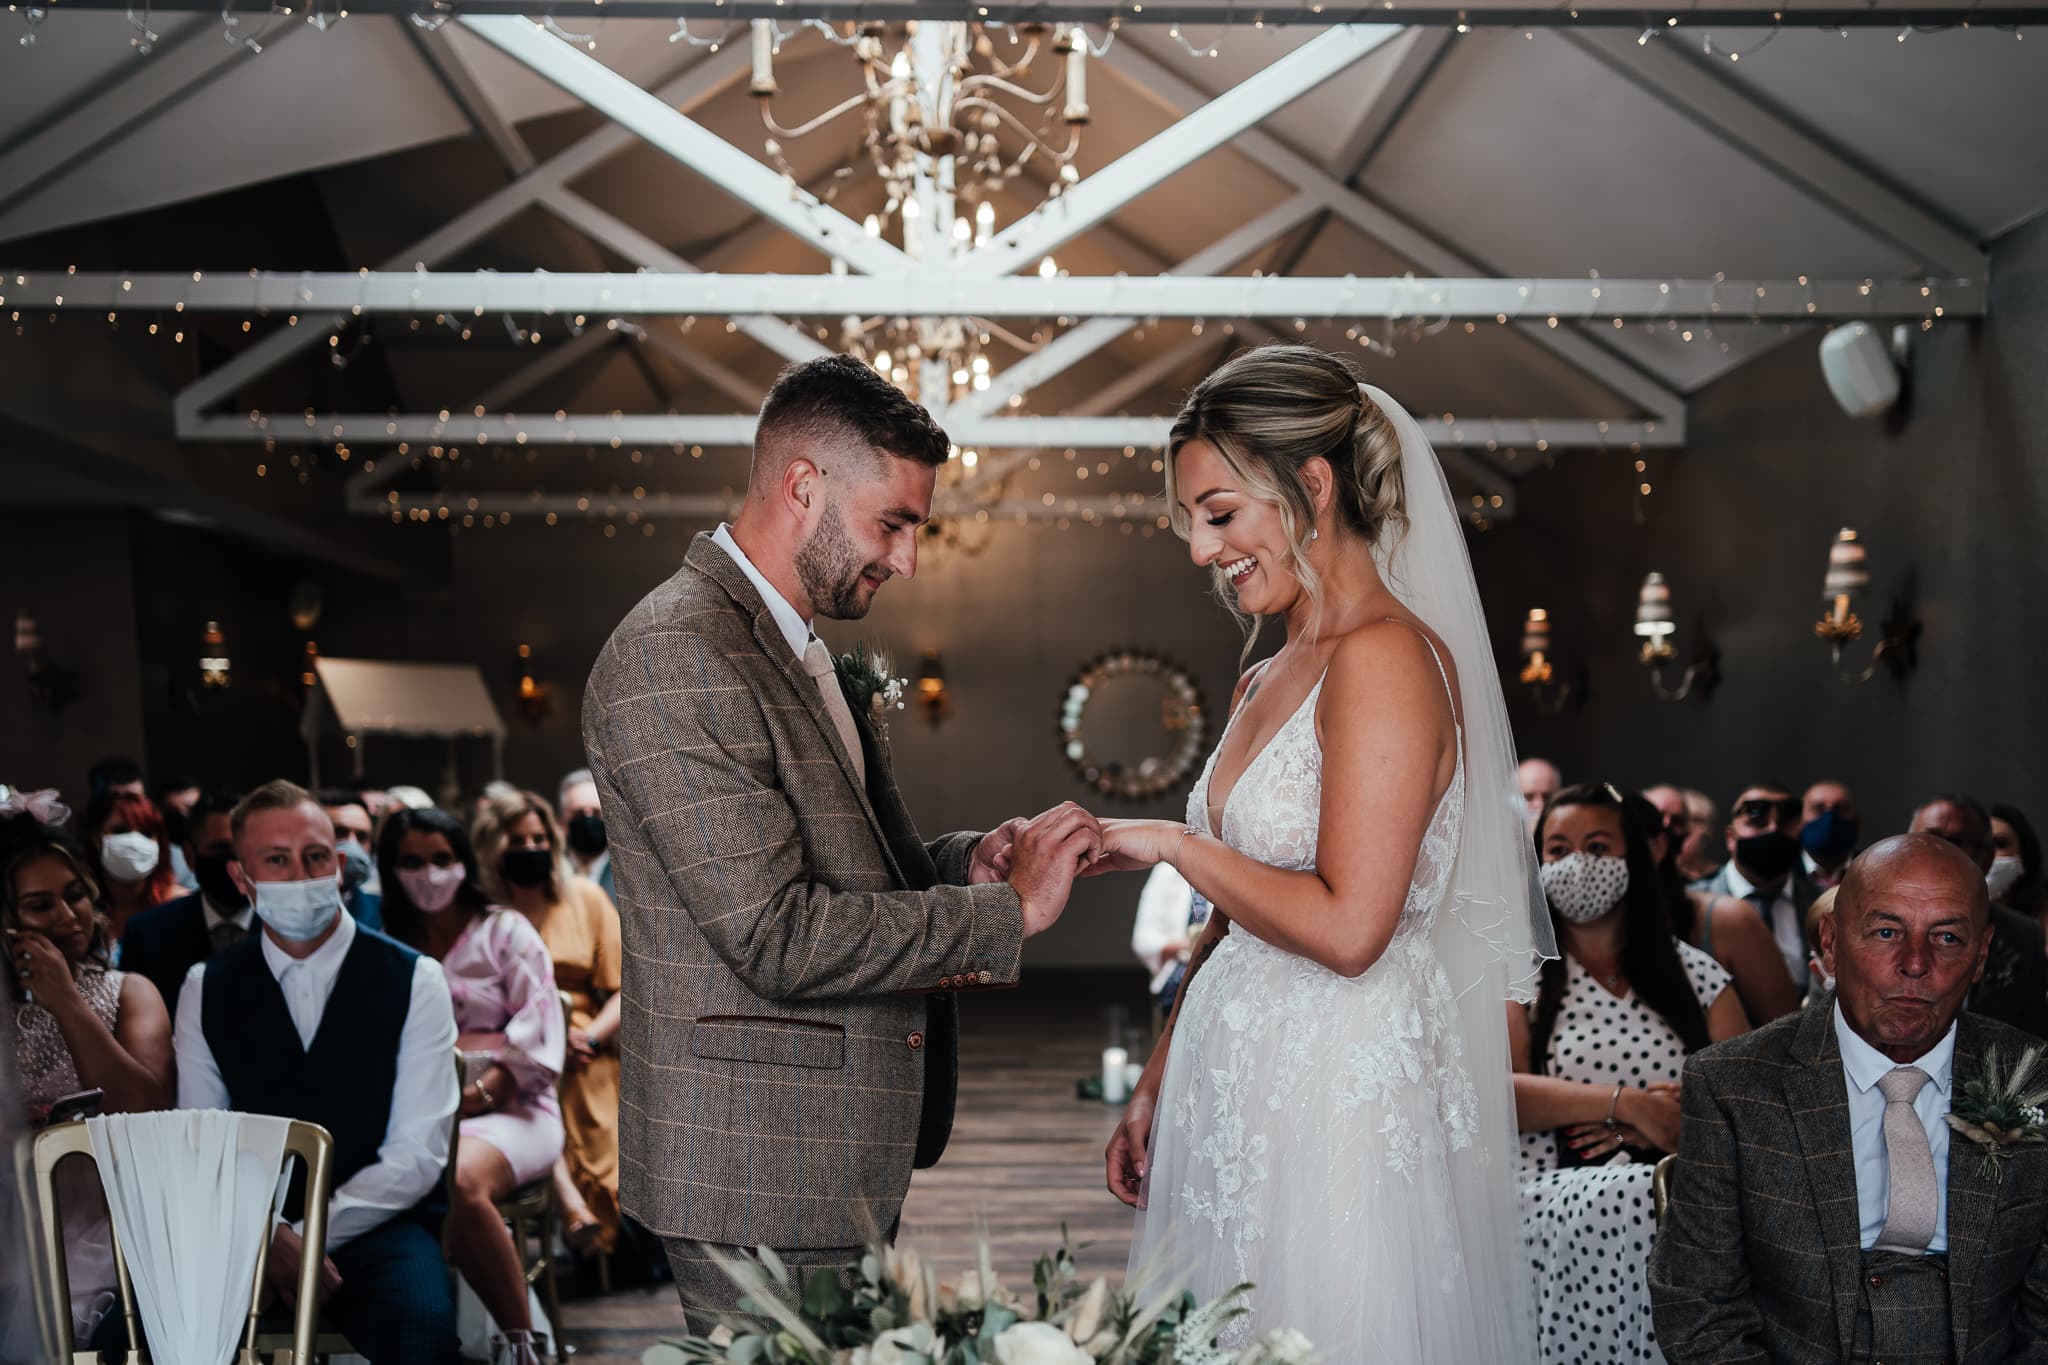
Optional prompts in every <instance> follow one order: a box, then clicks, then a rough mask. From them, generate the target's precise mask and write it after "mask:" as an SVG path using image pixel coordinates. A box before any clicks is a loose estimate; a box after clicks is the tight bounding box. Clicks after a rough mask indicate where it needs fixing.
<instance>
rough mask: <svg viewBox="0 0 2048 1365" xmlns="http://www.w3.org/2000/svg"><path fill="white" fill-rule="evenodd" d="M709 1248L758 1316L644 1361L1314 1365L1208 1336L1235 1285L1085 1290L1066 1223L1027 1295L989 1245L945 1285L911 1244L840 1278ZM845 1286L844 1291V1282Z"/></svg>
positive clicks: (1285, 1336)
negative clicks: (1145, 1291) (1001, 1275)
mask: <svg viewBox="0 0 2048 1365" xmlns="http://www.w3.org/2000/svg"><path fill="white" fill-rule="evenodd" d="M712 1256H713V1258H714V1259H716V1260H717V1261H718V1264H719V1266H720V1268H721V1269H723V1270H724V1271H725V1273H726V1274H727V1275H729V1276H731V1277H732V1281H733V1283H734V1285H736V1286H737V1287H738V1288H739V1289H740V1290H741V1291H742V1294H743V1297H741V1299H740V1301H739V1309H740V1312H741V1313H742V1314H747V1315H751V1316H752V1317H753V1318H755V1319H756V1320H757V1321H756V1323H755V1324H753V1325H748V1326H742V1327H738V1328H735V1327H723V1326H722V1327H719V1328H718V1329H717V1330H716V1331H714V1332H713V1333H712V1334H711V1335H710V1336H709V1337H690V1338H687V1339H685V1340H682V1341H665V1342H662V1343H660V1344H659V1345H656V1346H653V1347H650V1348H649V1349H648V1350H647V1352H646V1353H645V1354H644V1355H642V1356H641V1358H640V1359H641V1365H1313V1362H1315V1361H1318V1360H1320V1359H1321V1357H1320V1356H1318V1355H1316V1354H1315V1351H1314V1348H1313V1347H1312V1346H1311V1344H1310V1343H1309V1340H1308V1338H1306V1337H1304V1336H1303V1335H1302V1334H1301V1333H1299V1332H1296V1331H1292V1330H1289V1329H1275V1330H1273V1331H1270V1332H1267V1333H1266V1334H1265V1335H1264V1336H1262V1337H1260V1338H1259V1339H1258V1340H1257V1341H1255V1342H1253V1343H1252V1344H1251V1345H1249V1346H1247V1347H1245V1348H1244V1349H1242V1350H1233V1349H1231V1348H1228V1347H1221V1346H1218V1345H1217V1344H1216V1338H1217V1335H1218V1334H1219V1333H1221V1332H1222V1330H1223V1328H1224V1326H1225V1325H1226V1324H1228V1323H1230V1322H1231V1321H1233V1320H1235V1319H1237V1318H1239V1317H1242V1316H1243V1315H1244V1313H1245V1312H1246V1311H1247V1310H1246V1309H1245V1308H1244V1307H1243V1306H1242V1305H1241V1304H1240V1303H1239V1300H1240V1298H1241V1297H1242V1296H1243V1295H1244V1293H1245V1291H1247V1290H1249V1289H1250V1288H1251V1286H1250V1285H1248V1284H1241V1285H1239V1286H1237V1287H1236V1288H1235V1289H1232V1290H1231V1291H1230V1292H1229V1293H1227V1294H1225V1295H1224V1296H1223V1297H1221V1298H1219V1299H1217V1300H1215V1301H1214V1302H1211V1303H1206V1304H1203V1303H1198V1302H1197V1301H1196V1299H1195V1296H1194V1295H1193V1294H1191V1293H1188V1292H1187V1291H1185V1290H1179V1291H1175V1290H1165V1291H1162V1292H1160V1293H1159V1294H1157V1295H1156V1296H1155V1297H1153V1298H1151V1299H1150V1300H1149V1301H1144V1302H1141V1301H1140V1299H1139V1297H1138V1296H1137V1295H1136V1294H1132V1293H1128V1292H1124V1291H1121V1290H1112V1289H1110V1288H1109V1286H1108V1283H1107V1282H1106V1281H1104V1280H1102V1279H1101V1278H1097V1279H1096V1280H1094V1281H1093V1282H1092V1283H1090V1284H1088V1285H1086V1286H1083V1285H1082V1284H1081V1281H1080V1277H1079V1275H1078V1274H1077V1273H1076V1270H1075V1266H1074V1258H1073V1250H1072V1248H1071V1247H1070V1246H1068V1245H1067V1244H1066V1241H1065V1237H1064V1229H1062V1241H1061V1246H1060V1249H1059V1250H1058V1251H1056V1252H1052V1253H1049V1254H1047V1255H1044V1256H1041V1257H1039V1258H1038V1261H1037V1264H1036V1265H1035V1266H1034V1267H1033V1270H1032V1277H1031V1278H1032V1283H1033V1287H1034V1290H1035V1292H1034V1293H1033V1294H1032V1295H1030V1296H1029V1301H1027V1300H1026V1299H1025V1298H1020V1297H1019V1296H1018V1295H1016V1294H1014V1293H1012V1292H1011V1291H1010V1290H1009V1289H1008V1288H1006V1287H1005V1286H1004V1285H1002V1284H1001V1283H1000V1282H999V1281H998V1280H997V1279H996V1276H995V1272H994V1270H993V1269H991V1267H990V1264H989V1250H988V1244H987V1242H983V1243H982V1245H981V1252H980V1256H979V1258H978V1259H979V1263H978V1264H977V1265H976V1267H975V1268H974V1269H971V1270H968V1271H966V1272H964V1273H962V1274H961V1275H959V1276H957V1277H955V1278H953V1279H951V1280H945V1281H941V1280H940V1279H939V1277H938V1276H937V1275H936V1274H935V1273H934V1272H933V1270H932V1267H931V1266H930V1265H928V1264H926V1263H925V1262H924V1261H923V1260H921V1259H920V1258H919V1256H918V1254H917V1252H915V1251H913V1250H909V1249H905V1248H898V1247H876V1248H874V1249H872V1250H870V1251H869V1252H868V1253H867V1254H866V1255H865V1256H863V1257H862V1258H861V1259H860V1261H859V1262H858V1263H856V1264H853V1265H850V1266H848V1267H847V1274H846V1277H845V1279H844V1280H843V1281H842V1279H841V1278H840V1276H838V1275H836V1274H834V1273H833V1272H832V1271H829V1270H816V1271H813V1272H811V1274H810V1276H809V1278H807V1279H806V1280H805V1281H804V1282H803V1284H802V1285H801V1286H798V1285H795V1284H793V1283H792V1282H791V1279H790V1273H789V1270H788V1269H787V1267H785V1266H784V1265H783V1263H782V1261H781V1260H780V1259H779V1258H778V1257H777V1256H776V1255H775V1253H774V1252H772V1251H770V1250H768V1249H767V1248H765V1247H763V1248H761V1250H760V1252H759V1259H758V1260H752V1259H745V1258H742V1259H737V1260H728V1259H726V1258H724V1257H722V1256H720V1255H719V1254H718V1253H716V1252H713V1253H712ZM849 1283H850V1284H851V1285H852V1288H851V1290H849V1289H848V1288H847V1285H848V1284H849Z"/></svg>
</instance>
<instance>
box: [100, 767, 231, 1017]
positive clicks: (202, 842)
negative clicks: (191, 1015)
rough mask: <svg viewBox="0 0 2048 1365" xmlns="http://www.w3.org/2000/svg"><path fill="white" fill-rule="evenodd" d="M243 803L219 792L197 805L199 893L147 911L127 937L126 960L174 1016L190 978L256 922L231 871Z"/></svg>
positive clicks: (192, 815) (190, 847) (194, 836)
mask: <svg viewBox="0 0 2048 1365" xmlns="http://www.w3.org/2000/svg"><path fill="white" fill-rule="evenodd" d="M239 800H241V797H240V795H239V794H237V793H235V792H225V791H216V792H208V793H206V794H205V795H204V796H201V797H200V798H199V799H198V800H197V801H195V802H193V803H192V808H191V809H190V810H189V811H187V812H186V814H185V857H186V861H187V862H188V863H189V864H190V865H191V867H192V875H193V877H194V879H195V880H197V881H198V883H199V889H198V890H197V891H195V892H193V893H192V894H191V895H189V896H181V897H179V898H178V899H177V900H174V901H165V902H164V903H163V904H162V905H159V906H156V907H155V908H153V909H149V910H145V911H143V912H142V913H141V914H139V915H137V916H136V917H135V918H134V919H132V920H130V921H129V922H128V932H127V933H125V934H123V935H122V936H121V961H122V962H123V963H124V964H126V966H127V968H128V970H129V971H131V972H139V973H141V974H142V975H143V976H146V977H148V978H149V979H150V981H151V982H152V983H154V984H155V986H156V988H157V991H158V992H159V993H160V994H161V995H162V996H163V998H164V1005H165V1007H166V1008H167V1009H168V1010H169V1011H170V1013H171V1017H172V1018H176V1017H177V1013H178V993H179V992H180V991H182V990H183V989H184V988H185V974H186V973H187V972H190V971H191V970H192V968H193V967H195V966H196V965H198V964H199V963H201V962H204V961H206V959H208V958H209V957H212V956H213V955H214V954H215V953H217V952H220V951H221V950H222V949H225V948H230V947H232V946H234V945H235V944H237V943H239V942H241V941H242V939H243V937H244V936H246V935H247V934H248V933H249V931H250V928H251V924H252V921H253V919H254V914H253V912H252V911H251V910H250V909H249V898H248V897H247V896H245V895H243V894H242V888H241V887H240V886H239V885H238V884H237V883H236V881H235V876H234V873H233V871H232V870H230V864H232V863H233V862H234V861H235V842H234V835H233V831H232V829H231V827H230V823H229V817H230V815H231V813H232V812H233V811H234V809H235V803H236V802H238V801H239Z"/></svg>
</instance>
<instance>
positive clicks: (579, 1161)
mask: <svg viewBox="0 0 2048 1365" xmlns="http://www.w3.org/2000/svg"><path fill="white" fill-rule="evenodd" d="M533 927H534V928H535V929H537V930H539V931H540V937H541V942H543V943H545V944H547V947H548V954H549V955H550V956H551V957H553V958H554V960H555V985H556V987H557V988H558V989H559V990H561V991H563V992H564V993H565V994H566V995H567V996H568V999H567V1001H566V1002H565V1003H566V1004H567V1006H568V1012H569V1027H571V1028H579V1029H586V1030H587V1029H588V1028H589V1027H590V1025H591V1022H592V1021H593V1020H594V1019H596V1017H597V1012H598V1010H599V1008H601V1007H602V1006H603V1004H604V1002H605V1001H606V1000H607V999H609V998H610V997H612V996H613V995H615V994H617V993H618V990H619V984H620V977H619V964H620V952H619V911H618V908H617V907H616V906H614V905H613V904H612V901H611V897H609V896H607V895H605V893H604V891H603V889H602V888H601V887H599V886H598V884H597V883H596V882H593V881H591V880H590V879H589V878H588V877H572V878H570V880H569V883H568V886H567V888H566V892H565V894H564V896H563V898H562V900H561V901H559V902H558V903H556V904H555V905H554V906H553V907H552V908H550V909H549V910H548V912H547V913H546V915H544V916H542V917H541V918H540V919H538V920H536V921H534V925H533ZM560 1093H561V1100H562V1128H563V1138H564V1141H563V1146H562V1156H563V1158H564V1159H565V1160H566V1161H567V1162H568V1164H569V1177H570V1179H572V1180H573V1181H575V1183H576V1188H577V1190H578V1191H579V1192H580V1193H581V1194H582V1195H583V1200H584V1202H585V1203H587V1204H588V1205H590V1211H591V1212H592V1213H593V1214H595V1215H596V1216H597V1220H598V1222H599V1224H601V1225H602V1227H603V1229H604V1231H603V1234H602V1235H601V1237H600V1238H599V1241H598V1244H599V1246H601V1247H602V1248H603V1249H604V1250H605V1251H610V1250H611V1249H612V1248H613V1246H614V1245H615V1244H616V1242H617V1240H618V1235H619V1054H618V1052H617V1051H616V1050H615V1048H613V1047H610V1046H607V1047H605V1048H604V1049H603V1050H601V1051H600V1052H599V1053H598V1054H597V1056H596V1057H594V1058H592V1059H591V1060H590V1061H588V1062H576V1061H574V1060H573V1059H572V1060H571V1061H570V1062H569V1064H568V1066H567V1067H566V1068H565V1069H564V1070H563V1072H562V1080H561V1092H560Z"/></svg>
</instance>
